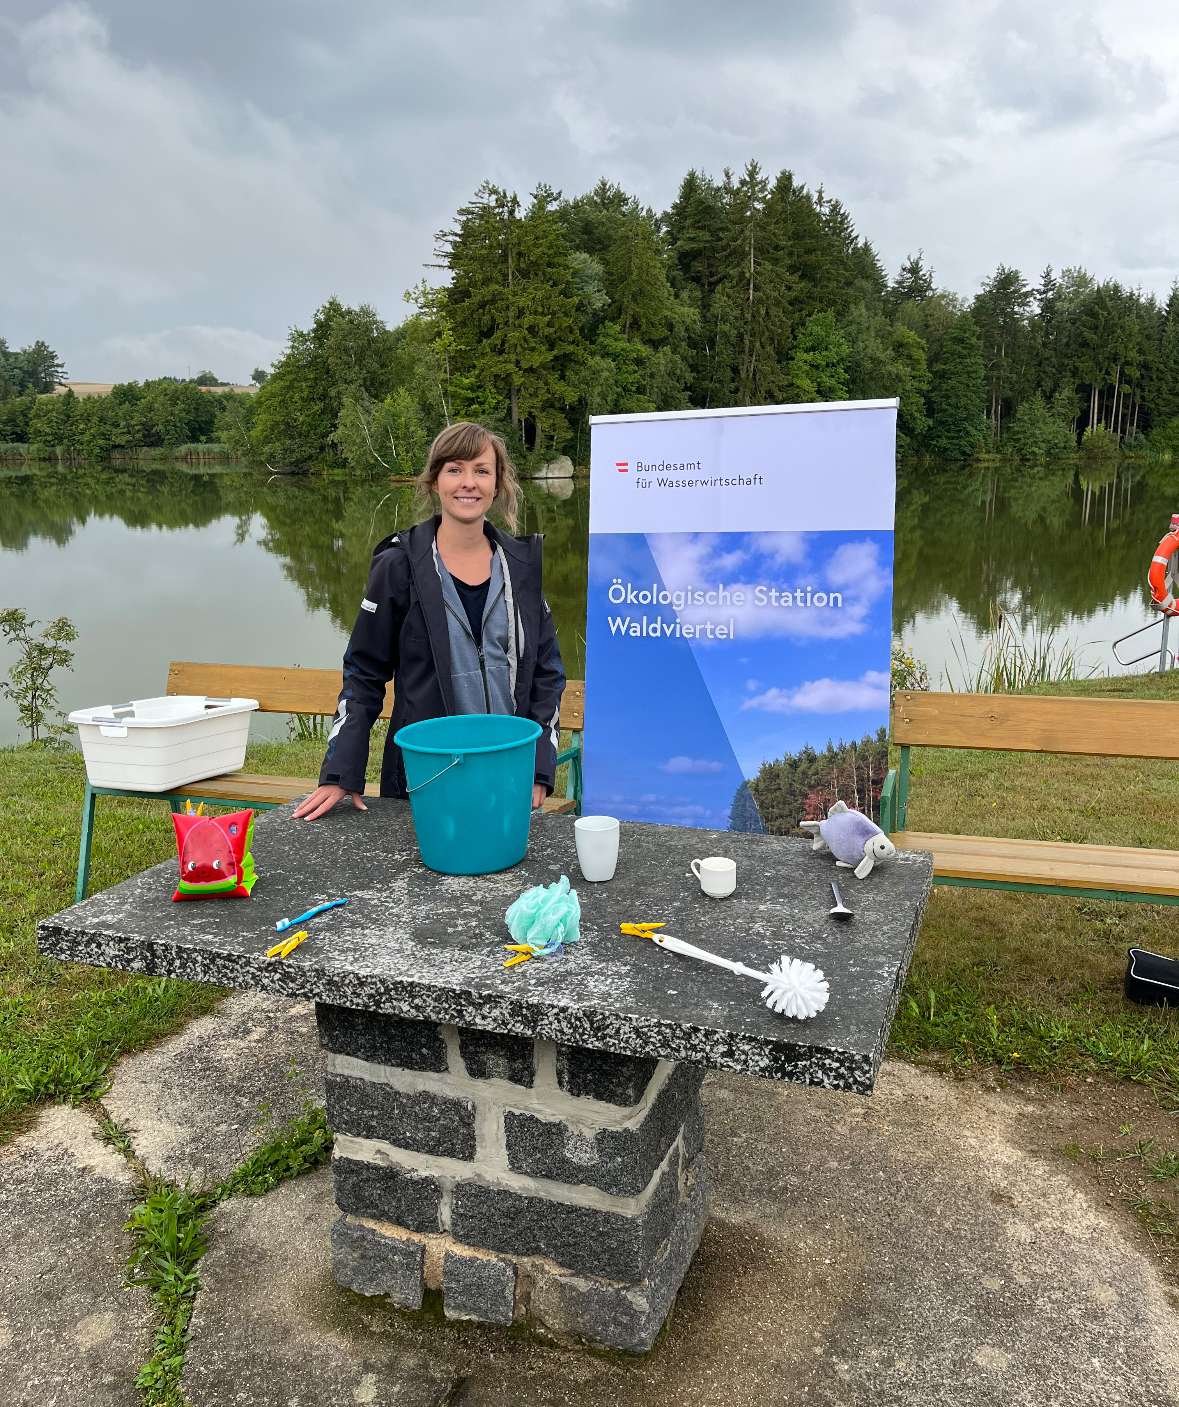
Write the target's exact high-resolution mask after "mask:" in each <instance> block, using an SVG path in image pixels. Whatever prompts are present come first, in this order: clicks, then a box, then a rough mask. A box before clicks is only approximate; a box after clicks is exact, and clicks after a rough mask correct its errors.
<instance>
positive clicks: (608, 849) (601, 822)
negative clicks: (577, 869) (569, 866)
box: [573, 816, 618, 883]
mask: <svg viewBox="0 0 1179 1407" xmlns="http://www.w3.org/2000/svg"><path fill="white" fill-rule="evenodd" d="M573 839H574V842H575V843H576V845H577V863H578V864H579V865H580V866H581V874H582V878H584V879H588V880H590V881H591V882H593V883H600V882H601V881H602V880H605V879H613V878H614V871H615V869H616V868H617V866H618V822H617V821H616V820H615V819H614V817H613V816H579V817H578V818H577V820H576V821H574V823H573Z"/></svg>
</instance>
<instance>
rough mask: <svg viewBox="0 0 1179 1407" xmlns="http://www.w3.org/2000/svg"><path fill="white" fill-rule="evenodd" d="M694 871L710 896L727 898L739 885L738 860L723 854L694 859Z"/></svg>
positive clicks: (701, 885) (702, 887) (701, 886)
mask: <svg viewBox="0 0 1179 1407" xmlns="http://www.w3.org/2000/svg"><path fill="white" fill-rule="evenodd" d="M692 873H693V874H694V875H695V876H696V878H697V879H698V880H699V881H700V888H701V889H703V890H704V892H705V894H707V895H708V896H709V897H710V898H713V899H727V898H728V897H729V895H730V894H731V893H732V892H733V890H734V889H736V887H737V862H736V861H735V860H726V859H725V857H724V856H723V855H709V856H708V857H707V858H706V859H703V860H693V861H692Z"/></svg>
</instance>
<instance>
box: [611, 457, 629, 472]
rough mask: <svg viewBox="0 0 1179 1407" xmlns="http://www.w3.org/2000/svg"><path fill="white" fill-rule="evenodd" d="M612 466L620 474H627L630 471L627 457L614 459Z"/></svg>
mask: <svg viewBox="0 0 1179 1407" xmlns="http://www.w3.org/2000/svg"><path fill="white" fill-rule="evenodd" d="M614 467H615V469H617V470H618V472H619V473H620V474H629V473H630V460H629V459H616V460H615V461H614Z"/></svg>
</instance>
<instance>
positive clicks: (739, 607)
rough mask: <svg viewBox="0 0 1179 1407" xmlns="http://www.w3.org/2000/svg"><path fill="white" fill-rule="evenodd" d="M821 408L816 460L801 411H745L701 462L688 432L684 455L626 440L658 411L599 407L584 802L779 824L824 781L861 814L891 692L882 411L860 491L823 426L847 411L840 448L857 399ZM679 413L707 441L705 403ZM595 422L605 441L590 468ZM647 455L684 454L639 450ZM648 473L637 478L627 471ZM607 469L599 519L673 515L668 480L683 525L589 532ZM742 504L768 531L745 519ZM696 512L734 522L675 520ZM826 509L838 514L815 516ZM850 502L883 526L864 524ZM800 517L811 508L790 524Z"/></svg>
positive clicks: (887, 421)
mask: <svg viewBox="0 0 1179 1407" xmlns="http://www.w3.org/2000/svg"><path fill="white" fill-rule="evenodd" d="M890 404H891V403H890ZM734 414H735V415H737V414H740V413H739V412H736V413H734ZM819 414H821V415H822V418H823V422H824V423H823V425H822V430H823V433H824V435H825V436H826V437H827V439H826V442H825V443H823V444H822V446H821V448H822V450H823V451H824V459H825V460H826V463H827V468H826V472H825V473H824V474H822V475H818V476H816V475H815V474H814V464H813V461H812V460H811V459H810V454H811V452H812V449H813V446H811V445H808V443H807V442H808V436H809V433H810V432H813V430H814V428H815V427H814V426H813V425H812V426H810V427H805V426H804V424H803V418H802V417H801V416H799V415H797V414H782V415H775V416H773V417H770V416H764V417H756V418H755V417H750V416H748V415H747V414H746V415H744V416H742V421H743V422H744V427H745V428H746V429H747V430H749V429H750V428H752V434H747V435H745V436H740V435H738V436H737V437H733V436H732V435H731V434H729V435H727V436H725V441H726V442H725V443H724V445H723V449H724V451H727V452H726V453H724V456H723V463H721V464H718V463H717V461H716V459H713V460H712V462H711V464H710V463H709V456H708V455H707V453H706V452H705V451H703V450H701V451H700V452H699V453H689V450H691V449H692V448H693V446H692V445H690V444H688V443H687V442H686V441H685V442H684V443H682V444H680V445H679V446H677V451H676V452H677V453H684V454H685V455H686V458H685V459H683V460H678V459H677V460H668V459H667V458H666V456H665V457H664V458H663V459H662V460H655V459H651V460H647V459H646V458H645V457H644V456H643V455H641V454H639V453H638V451H637V450H634V448H633V446H634V443H635V440H636V431H638V430H640V429H641V430H643V431H650V429H651V426H652V421H653V420H654V421H657V420H658V417H652V418H651V419H649V420H645V421H643V422H641V424H635V423H633V422H632V423H629V424H627V423H625V422H623V423H618V422H613V423H609V422H608V423H605V424H599V423H597V422H595V425H594V436H595V443H594V450H593V462H594V467H593V468H592V469H591V474H593V475H594V478H593V481H592V483H591V522H590V559H589V590H588V618H587V630H586V733H585V805H584V810H585V811H586V812H587V813H588V812H591V811H593V812H604V813H606V814H610V815H617V816H619V817H621V818H623V819H627V820H640V821H650V822H661V823H666V824H676V825H686V826H699V827H704V828H708V829H719V830H723V829H741V830H763V829H769V830H774V831H782V830H786V829H790V828H792V827H793V826H794V825H795V824H797V822H798V820H799V819H801V817H802V815H803V814H804V812H808V811H818V812H819V813H820V814H825V808H826V806H827V805H829V804H830V802H831V801H833V800H835V799H836V797H837V796H843V797H844V799H845V800H847V801H848V803H849V804H859V806H860V807H861V809H863V810H865V811H868V812H869V813H870V814H874V813H875V803H876V800H877V798H878V794H879V786H880V784H881V783H882V782H883V777H884V771H885V768H884V766H883V750H882V744H881V743H880V741H879V733H880V730H881V729H883V728H885V727H886V726H887V722H888V707H889V654H890V647H891V638H892V543H893V535H892V522H891V496H892V479H891V462H892V446H891V435H892V425H893V421H892V418H891V417H887V416H886V417H879V416H878V417H875V420H876V424H875V425H874V426H873V429H874V430H875V433H876V435H877V437H878V438H879V439H882V440H884V441H886V448H887V456H884V455H877V454H874V455H873V456H872V459H873V462H874V463H875V465H876V467H877V468H878V469H879V467H880V464H881V462H882V461H883V460H885V458H886V460H887V475H886V477H887V481H888V482H887V493H886V494H884V495H877V501H876V502H875V503H873V502H872V501H871V499H869V500H868V501H867V504H865V502H864V501H862V500H861V501H860V503H859V506H857V498H858V495H857V487H858V485H857V483H856V480H857V479H858V478H859V477H860V474H861V473H862V472H863V469H864V463H863V460H862V458H860V457H859V456H858V455H857V456H856V457H855V459H854V464H853V467H852V468H850V469H848V470H847V471H846V472H841V464H840V458H839V455H838V453H836V454H835V455H834V456H833V457H831V452H832V451H833V450H835V449H836V445H835V444H834V443H833V442H832V441H831V440H830V432H831V431H832V430H836V431H837V430H838V429H839V428H840V427H839V426H838V425H836V424H835V422H838V421H841V420H842V421H844V422H845V423H846V424H847V427H848V429H850V430H852V439H851V440H850V441H849V447H850V448H851V449H852V450H853V452H854V451H855V450H856V448H857V446H856V433H857V431H860V432H862V430H863V428H864V423H865V421H866V417H864V416H860V417H859V420H860V425H859V426H858V427H857V426H853V425H852V424H851V423H850V422H852V421H853V420H855V419H856V416H855V412H854V411H851V410H849V411H848V412H847V413H846V414H838V413H836V412H832V411H827V412H821V413H812V415H811V419H812V420H817V419H818V416H819ZM755 419H756V422H757V423H754V422H755ZM678 428H681V429H682V430H685V431H686V432H687V439H688V440H691V439H692V432H693V431H694V430H695V431H696V432H700V431H704V438H705V441H707V439H708V436H709V435H710V434H712V433H713V432H714V429H715V421H714V422H712V424H704V423H701V422H697V423H696V425H692V423H691V422H690V421H688V422H687V423H685V422H684V421H680V422H679V427H678ZM730 428H731V427H730ZM603 431H607V432H609V433H608V434H607V435H604V434H603ZM800 432H801V433H800ZM599 437H601V438H602V439H603V440H604V441H607V440H608V443H609V452H608V453H607V454H606V455H605V460H606V461H607V462H606V464H605V472H603V473H599V472H598V470H597V465H598V462H599V458H600V456H599V444H598V440H599ZM661 438H663V439H665V438H666V436H662V437H661ZM734 438H736V439H737V440H738V442H737V443H734ZM836 438H838V437H836ZM742 440H743V441H744V443H741V441H742ZM792 441H793V443H792ZM624 443H625V446H626V448H627V449H629V450H630V453H629V454H624V453H623V449H622V448H620V446H622V445H623V444H624ZM714 443H715V441H714ZM767 445H769V446H770V448H772V453H771V454H768V455H767ZM800 446H801V449H800ZM661 448H662V446H661ZM735 456H740V458H741V461H742V462H741V465H740V466H738V465H736V464H735V463H734V457H735ZM660 463H663V464H669V463H671V464H686V465H692V466H699V467H692V468H685V469H682V470H668V471H667V472H666V473H661V472H659V471H658V470H657V469H655V468H652V469H651V470H650V471H648V470H647V468H646V466H647V465H648V464H651V465H652V466H657V465H659V464H660ZM639 466H642V468H640V467H639ZM767 471H768V475H767ZM804 471H805V478H806V482H807V484H808V489H807V491H806V492H805V493H804V492H801V491H800V488H801V482H802V475H803V473H804ZM647 472H650V474H651V475H652V478H651V481H650V484H649V486H645V487H642V488H640V487H638V486H637V484H635V481H634V479H633V478H629V479H628V478H623V475H624V474H625V475H627V476H631V475H636V474H638V473H647ZM606 473H609V474H611V475H615V476H617V478H609V479H608V478H606ZM758 475H760V476H762V477H763V479H764V478H766V477H767V476H768V477H769V478H770V479H771V481H775V480H776V483H771V485H769V487H770V492H769V493H768V494H766V495H765V497H764V498H763V500H762V502H760V503H758V504H751V503H750V502H748V501H747V500H746V499H744V498H743V497H742V488H743V487H744V485H742V484H740V483H736V482H735V480H737V479H742V478H744V479H752V478H754V477H756V476H758ZM603 480H604V481H605V483H606V487H605V488H604V489H603V497H604V498H605V499H606V500H607V504H606V509H605V512H603V513H599V514H597V515H596V522H597V523H603V522H605V523H607V524H608V525H610V526H613V524H614V523H615V522H619V521H620V520H625V519H626V518H629V519H631V521H633V520H634V519H635V518H636V517H637V518H638V519H639V520H640V521H639V523H638V524H636V525H637V526H645V525H647V524H648V523H650V522H651V520H652V519H654V518H658V519H662V520H663V521H664V522H666V520H667V518H668V516H671V514H669V512H668V511H667V510H666V509H661V508H659V507H658V506H657V504H656V500H657V498H659V497H663V496H664V495H665V494H667V495H670V494H674V495H675V499H674V509H673V510H672V512H673V513H674V514H675V515H678V518H679V522H680V523H681V524H683V529H681V530H680V531H646V532H633V531H632V532H602V531H595V512H594V500H593V494H594V492H595V491H596V489H597V487H598V484H599V482H602V481H603ZM660 480H661V481H662V490H661V486H660V482H659V481H660ZM692 480H695V482H692ZM754 487H756V486H754ZM878 487H879V483H878V481H877V483H875V484H874V485H873V488H878ZM750 497H752V495H750ZM693 498H695V503H694V505H692V506H691V507H689V508H687V509H686V510H685V508H684V504H685V501H686V500H687V501H689V502H690V501H691V500H692V499H693ZM886 498H887V500H888V503H887V505H886V504H885V499H886ZM816 500H818V502H817V503H816ZM751 517H752V518H760V519H761V520H762V521H763V523H764V524H765V526H764V529H759V530H751V529H750V528H749V527H747V526H744V524H745V523H747V522H748V521H749V519H750V518H751ZM710 519H711V524H710V525H711V526H716V527H724V526H727V525H728V523H734V524H741V525H742V528H743V530H737V531H704V530H700V531H689V530H686V529H687V526H688V524H689V523H692V522H695V523H696V524H698V525H699V526H701V527H703V526H704V523H705V522H708V520H710ZM840 519H842V520H843V523H844V524H846V526H842V527H836V526H827V524H834V523H836V522H838V521H839V520H840ZM865 519H867V520H869V521H873V520H874V522H875V523H876V524H881V525H880V526H861V524H863V523H864V522H865ZM885 519H886V520H887V521H886V525H885V524H884V520H885ZM726 520H727V522H726ZM804 522H805V523H807V524H817V523H823V526H810V527H808V528H807V529H806V530H800V529H799V528H798V527H796V526H794V527H792V526H788V525H789V524H799V523H804ZM840 745H843V749H844V750H843V751H840Z"/></svg>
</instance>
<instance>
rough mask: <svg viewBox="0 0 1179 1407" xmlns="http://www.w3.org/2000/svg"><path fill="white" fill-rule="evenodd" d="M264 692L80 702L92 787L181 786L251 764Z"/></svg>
mask: <svg viewBox="0 0 1179 1407" xmlns="http://www.w3.org/2000/svg"><path fill="white" fill-rule="evenodd" d="M257 707H258V700H257V699H209V698H204V697H203V696H198V695H195V694H177V695H174V696H171V697H165V698H162V699H132V700H131V702H130V703H125V704H102V705H100V706H99V707H98V708H79V709H75V710H74V712H73V713H71V714H70V722H71V723H76V724H77V725H78V736H79V738H80V740H81V743H82V756H83V757H84V758H85V760H86V775H87V776H88V777H89V778H90V784H91V786H96V787H116V788H121V789H123V790H126V791H175V790H176V788H177V787H183V786H185V785H187V783H189V782H196V781H199V780H200V779H201V778H202V777H216V776H219V775H220V774H221V773H222V772H236V771H237V770H238V769H239V768H240V767H242V766H243V765H244V764H245V760H246V739H247V738H248V737H249V732H250V714H251V713H252V712H253V711H254V710H255V709H256V708H257Z"/></svg>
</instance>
